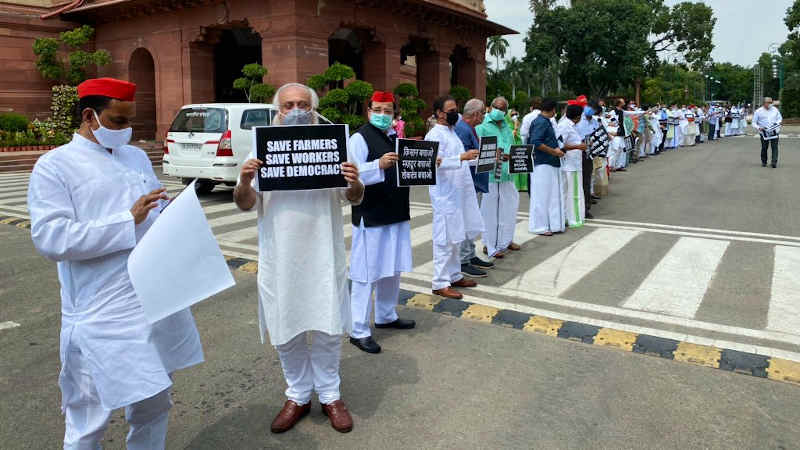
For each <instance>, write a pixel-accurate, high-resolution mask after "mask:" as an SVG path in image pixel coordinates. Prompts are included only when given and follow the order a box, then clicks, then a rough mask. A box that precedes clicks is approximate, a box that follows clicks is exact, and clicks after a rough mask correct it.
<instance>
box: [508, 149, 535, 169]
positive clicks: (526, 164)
mask: <svg viewBox="0 0 800 450" xmlns="http://www.w3.org/2000/svg"><path fill="white" fill-rule="evenodd" d="M531 153H533V146H532V145H512V146H511V160H510V161H509V163H508V172H509V173H530V172H533V158H531Z"/></svg>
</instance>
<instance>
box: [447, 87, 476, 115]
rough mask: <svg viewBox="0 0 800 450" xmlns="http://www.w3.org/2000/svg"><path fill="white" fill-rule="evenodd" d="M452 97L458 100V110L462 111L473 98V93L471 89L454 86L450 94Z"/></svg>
mask: <svg viewBox="0 0 800 450" xmlns="http://www.w3.org/2000/svg"><path fill="white" fill-rule="evenodd" d="M449 94H450V96H452V97H453V98H454V99H456V103H457V104H458V108H459V109H461V108H463V107H464V103H467V101H468V100H469V99H470V98H472V93H471V92H470V91H469V89H467V88H465V87H464V86H458V85H456V86H453V87H451V88H450V92H449Z"/></svg>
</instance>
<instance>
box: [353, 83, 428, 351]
mask: <svg viewBox="0 0 800 450" xmlns="http://www.w3.org/2000/svg"><path fill="white" fill-rule="evenodd" d="M394 112H395V104H394V96H393V95H392V93H391V92H381V91H375V92H374V93H373V94H372V99H371V100H370V102H369V106H368V109H367V117H368V118H369V123H368V124H366V125H364V126H362V127H361V128H359V130H358V131H357V132H356V133H355V134H353V136H351V137H350V145H349V147H350V157H351V161H352V162H353V163H355V164H356V165H358V173H359V176H360V178H361V182H362V183H363V184H364V185H365V186H366V188H365V190H364V200H363V201H362V202H361V204H360V205H353V214H352V218H353V219H352V221H353V245H352V247H351V251H350V279H351V280H352V288H351V293H350V299H351V307H350V310H351V314H352V318H353V330H352V331H351V332H350V343H351V344H353V345H355V346H356V347H358V348H359V349H361V350H363V351H365V352H367V353H380V351H381V347H380V345H378V343H377V342H375V340H374V339H373V338H372V332H371V331H370V328H369V321H370V314H371V310H372V294H373V292H374V293H375V327H376V328H395V329H410V328H414V326H415V323H414V321H413V320H405V319H400V318H398V317H397V311H396V310H395V307H396V306H397V299H398V296H399V294H400V273H401V272H410V271H411V268H412V264H411V222H410V220H411V215H410V211H409V203H408V201H409V200H408V198H409V192H410V190H409V188H408V187H401V186H398V185H397V171H398V168H397V167H396V164H397V153H396V152H395V141H396V135H395V133H394V130H393V129H392V127H391V124H392V117H394ZM433 170H435V168H433Z"/></svg>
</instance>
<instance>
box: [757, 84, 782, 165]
mask: <svg viewBox="0 0 800 450" xmlns="http://www.w3.org/2000/svg"><path fill="white" fill-rule="evenodd" d="M781 122H783V116H781V112H780V111H779V110H778V108H776V107H774V106H772V98H771V97H764V106H762V107H761V108H758V109H757V110H756V112H755V113H753V128H755V129H756V131H757V132H758V134H759V136H760V138H761V167H767V147H769V146H770V145H772V168H773V169H774V168H776V167H778V136H779V134H780V130H781Z"/></svg>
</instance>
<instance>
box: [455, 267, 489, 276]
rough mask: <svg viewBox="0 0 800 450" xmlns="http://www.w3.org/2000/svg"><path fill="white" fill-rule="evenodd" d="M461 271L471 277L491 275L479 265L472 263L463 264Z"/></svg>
mask: <svg viewBox="0 0 800 450" xmlns="http://www.w3.org/2000/svg"><path fill="white" fill-rule="evenodd" d="M461 273H463V274H464V275H466V276H468V277H470V278H484V277H487V276H489V274H487V273H486V272H484V271H483V270H481V269H478V268H477V267H475V266H473V265H472V264H462V265H461Z"/></svg>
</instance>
